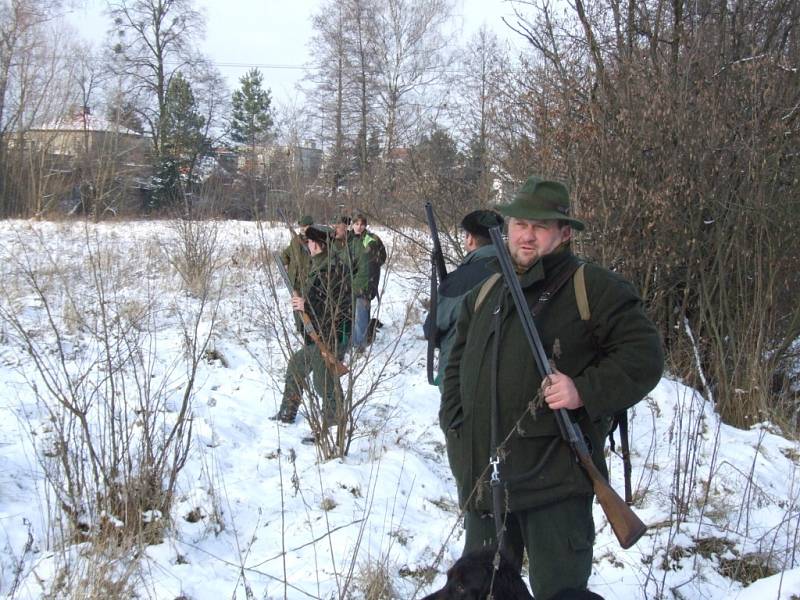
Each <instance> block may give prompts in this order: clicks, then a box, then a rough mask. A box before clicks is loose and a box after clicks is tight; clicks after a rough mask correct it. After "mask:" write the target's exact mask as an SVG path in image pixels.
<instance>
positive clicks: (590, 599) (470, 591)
mask: <svg viewBox="0 0 800 600" xmlns="http://www.w3.org/2000/svg"><path fill="white" fill-rule="evenodd" d="M494 558H495V549H494V548H492V547H486V548H482V549H480V550H477V551H474V552H469V553H467V554H465V555H464V556H462V557H461V558H459V559H458V560H457V561H456V562H455V564H454V565H453V566H452V567H450V569H449V570H448V571H447V583H445V585H444V587H443V588H442V589H440V590H439V591H438V592H434V593H433V594H431V595H430V596H426V597H425V598H423V599H422V600H487V598H489V597H490V596H489V594H491V598H493V599H494V600H533V596H531V595H530V592H528V588H527V587H526V586H525V583H524V582H523V581H522V577H521V576H520V574H519V571H517V569H515V568H514V566H513V565H512V564H511V562H510V561H509V560H508V559H507V558H506V557H505V556H504V555H503V554H502V553H501V554H500V566H499V567H498V569H497V570H496V571H495V569H494ZM492 576H494V580H492ZM550 600H603V597H602V596H599V595H597V594H595V593H594V592H590V591H588V590H561V591H560V592H558V593H557V594H556V595H555V596H553V597H552V598H551V599H550Z"/></svg>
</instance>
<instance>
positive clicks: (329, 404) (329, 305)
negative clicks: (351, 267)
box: [272, 225, 351, 426]
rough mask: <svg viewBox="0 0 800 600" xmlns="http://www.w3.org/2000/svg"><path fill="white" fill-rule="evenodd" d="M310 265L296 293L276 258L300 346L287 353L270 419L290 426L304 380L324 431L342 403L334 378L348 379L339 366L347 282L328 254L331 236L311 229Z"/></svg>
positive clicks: (347, 314)
mask: <svg viewBox="0 0 800 600" xmlns="http://www.w3.org/2000/svg"><path fill="white" fill-rule="evenodd" d="M305 235H306V238H307V242H306V243H307V244H308V249H309V254H310V256H311V264H310V267H309V272H308V275H307V276H306V280H305V282H304V284H303V287H302V289H295V288H294V286H293V284H292V282H291V280H290V279H289V275H288V273H287V272H286V269H285V268H284V266H283V263H282V262H281V261H280V257H279V256H277V255H275V263H276V265H277V267H278V270H279V272H280V273H281V277H282V278H283V279H284V282H285V283H286V285H287V287H288V288H289V290H290V292H291V293H292V300H291V304H292V309H293V310H294V311H295V312H296V313H297V314H298V315H299V316H300V318H301V323H302V328H301V332H302V334H303V346H302V347H301V348H300V349H299V350H296V351H295V352H293V353H292V355H291V357H290V358H289V363H288V365H287V368H286V377H285V380H284V389H283V398H282V401H281V406H280V409H279V410H278V412H277V414H275V415H274V416H273V417H272V419H273V420H279V421H281V422H283V423H294V421H295V418H296V417H297V411H298V408H299V407H300V404H301V402H302V398H303V390H304V389H308V381H307V379H308V376H309V375H311V376H312V382H313V388H314V391H315V392H316V394H317V396H318V397H319V398H321V400H322V418H323V425H325V426H327V425H330V424H332V423H333V422H334V419H335V417H336V413H337V408H338V407H339V406H340V404H341V400H342V386H341V383H340V381H339V377H340V376H341V375H343V374H345V373H347V371H348V369H347V367H346V366H345V365H344V364H343V363H342V362H341V359H342V357H343V356H344V352H345V347H346V343H347V332H348V331H349V326H350V310H351V309H350V286H349V277H346V276H345V272H344V268H343V266H342V265H341V263H340V262H339V261H337V260H336V259H335V258H333V257H331V256H330V255H329V254H328V245H329V244H330V241H331V239H332V237H333V231H332V230H331V229H330V228H329V227H326V226H324V225H311V226H309V227H307V228H306V232H305Z"/></svg>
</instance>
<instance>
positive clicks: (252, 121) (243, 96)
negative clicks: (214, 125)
mask: <svg viewBox="0 0 800 600" xmlns="http://www.w3.org/2000/svg"><path fill="white" fill-rule="evenodd" d="M239 83H241V87H240V88H239V89H237V90H236V91H234V92H233V98H232V104H233V114H232V119H231V139H232V140H233V141H234V142H237V143H239V144H246V145H247V146H249V147H250V148H251V149H255V147H256V146H257V145H259V144H263V143H264V141H265V140H266V138H267V135H268V134H269V130H270V129H271V128H272V111H271V104H272V99H271V98H270V92H269V90H265V89H264V88H263V87H262V83H263V76H262V75H261V71H259V70H258V69H250V71H248V72H247V73H246V74H245V75H243V76H242V77H241V78H240V79H239Z"/></svg>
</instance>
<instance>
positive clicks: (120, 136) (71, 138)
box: [24, 108, 150, 166]
mask: <svg viewBox="0 0 800 600" xmlns="http://www.w3.org/2000/svg"><path fill="white" fill-rule="evenodd" d="M24 139H25V143H26V145H27V146H28V148H29V149H30V150H33V151H36V152H43V153H45V154H50V155H57V156H62V157H87V156H88V157H90V158H97V159H100V160H104V159H113V161H114V162H115V163H117V164H120V163H121V164H125V165H130V166H134V165H136V166H139V165H145V164H149V154H150V139H149V138H148V137H147V136H144V135H142V134H141V133H137V132H135V131H132V130H130V129H127V128H125V127H123V126H122V125H120V124H118V123H112V122H110V121H109V120H108V119H104V118H103V117H99V116H96V115H92V114H91V112H90V111H89V109H88V108H84V109H81V110H78V111H74V112H73V113H72V114H71V116H69V117H67V118H65V119H60V120H56V121H53V122H50V123H46V124H44V125H42V126H40V127H33V128H31V129H29V130H28V131H26V132H25V134H24Z"/></svg>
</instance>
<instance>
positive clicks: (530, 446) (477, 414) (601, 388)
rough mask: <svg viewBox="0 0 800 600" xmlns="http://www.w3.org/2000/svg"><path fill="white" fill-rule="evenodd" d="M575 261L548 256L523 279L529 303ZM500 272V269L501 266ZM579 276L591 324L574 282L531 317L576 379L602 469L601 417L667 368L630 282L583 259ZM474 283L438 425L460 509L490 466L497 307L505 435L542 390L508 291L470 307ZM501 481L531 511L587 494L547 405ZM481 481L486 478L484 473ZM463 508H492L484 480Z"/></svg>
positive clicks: (520, 438)
mask: <svg viewBox="0 0 800 600" xmlns="http://www.w3.org/2000/svg"><path fill="white" fill-rule="evenodd" d="M576 260H577V259H576V258H575V257H574V256H573V255H572V253H571V252H569V251H568V250H564V251H562V252H558V253H555V254H551V255H549V256H546V257H544V259H542V260H540V261H538V262H537V263H536V264H534V265H533V266H532V267H531V268H530V269H529V270H528V271H526V272H525V273H524V274H522V275H521V276H520V282H521V284H522V288H523V291H524V293H525V296H526V298H527V300H528V303H529V305H533V303H534V302H535V301H536V300H537V299H538V297H539V295H540V294H541V293H542V292H543V291H544V289H545V288H546V287H547V284H546V282H545V278H546V277H547V278H553V277H556V276H557V275H558V273H559V272H560V271H561V270H562V269H564V268H565V267H566V265H567V264H568V263H571V262H574V261H576ZM497 270H499V266H497ZM584 275H585V281H586V289H587V295H588V298H589V307H590V309H591V320H590V321H588V322H585V321H581V318H580V314H579V312H578V307H577V303H576V300H575V292H574V287H573V285H572V283H571V282H567V284H565V285H564V286H563V287H562V288H561V290H560V291H559V293H558V294H556V295H555V296H554V297H553V298H552V299H551V300H550V302H548V304H547V306H546V307H545V308H544V309H542V310H541V312H540V313H539V315H538V317H537V318H536V325H537V329H538V330H539V335H540V337H541V340H542V343H543V346H544V348H545V352H546V353H547V355H548V357H550V358H551V359H552V360H553V361H554V362H555V366H556V368H557V369H558V370H559V371H561V372H563V373H565V374H567V375H569V376H570V377H572V378H573V380H574V382H575V385H576V387H577V389H578V392H579V394H580V396H581V398H582V400H583V402H584V404H585V407H582V408H580V409H578V410H575V411H571V412H572V417H573V420H577V421H578V423H579V424H580V426H581V428H582V430H583V433H584V434H585V435H586V436H588V439H589V443H590V445H591V447H592V450H593V457H594V460H595V463H596V464H597V466H598V468H599V469H600V470H601V472H602V473H607V470H606V465H605V460H604V458H603V436H602V433H601V430H602V429H603V425H602V424H601V421H602V420H604V419H608V418H610V417H611V416H612V415H613V414H614V413H616V412H618V411H621V410H624V409H627V408H629V407H630V406H632V405H634V404H635V403H636V402H638V401H639V400H640V399H642V398H643V397H644V396H645V395H646V394H647V393H648V392H649V391H650V390H651V389H652V388H653V387H654V386H655V385H656V384H657V383H658V380H659V378H660V377H661V373H662V369H663V361H664V359H663V352H662V347H661V339H660V337H659V335H658V332H657V330H656V328H655V326H654V325H653V323H652V322H651V321H650V320H649V319H648V318H647V316H646V315H645V312H644V307H643V305H642V301H641V299H640V298H639V296H638V295H637V293H636V291H635V290H634V288H633V286H632V285H630V284H629V283H628V282H626V281H625V280H624V279H622V277H620V276H619V275H616V274H614V273H612V272H610V271H608V270H606V269H603V268H601V267H599V266H596V265H591V264H587V265H586V268H585V273H584ZM479 291H480V286H478V287H476V288H474V289H473V290H472V292H470V294H469V295H467V297H466V299H465V302H464V305H463V307H462V309H461V313H460V315H459V319H458V323H457V325H456V338H455V341H454V343H453V347H452V350H451V352H450V358H449V361H448V364H447V368H446V370H445V381H444V391H443V395H442V407H441V410H440V415H439V418H440V423H441V425H442V428H443V429H444V430H445V434H446V435H447V436H448V447H449V449H450V457H449V458H450V462H451V466H452V468H453V474H454V476H455V478H456V481H457V483H458V490H459V498H460V500H461V503H462V506H463V505H464V504H465V502H466V501H467V498H468V497H469V496H470V494H471V491H472V489H473V487H474V486H475V484H476V482H477V480H478V478H479V477H480V476H481V474H482V473H483V472H484V469H485V468H486V466H487V465H488V463H489V452H490V435H491V370H492V353H493V350H494V339H495V332H494V331H495V320H494V317H493V312H494V310H495V307H497V306H498V304H499V305H500V341H501V343H500V349H499V361H498V365H499V366H498V396H499V404H500V419H499V421H500V431H501V439H502V438H504V437H505V436H506V434H507V433H508V432H510V431H512V430H513V429H514V424H515V423H516V422H517V420H518V419H519V418H520V415H522V414H523V413H525V411H526V409H527V407H528V404H529V403H530V402H531V401H533V400H534V399H535V398H536V397H537V394H538V391H539V387H540V384H541V377H540V375H539V373H538V371H537V369H536V364H535V362H534V359H533V354H532V353H531V351H530V349H529V346H528V343H527V341H526V339H525V336H524V333H523V331H522V327H521V324H520V319H519V316H518V315H517V313H516V310H515V309H514V304H513V300H512V299H511V296H510V294H509V293H508V290H507V289H506V287H505V285H504V284H503V283H502V280H501V281H500V282H498V283H497V284H496V285H495V286H494V287H493V288H492V290H491V292H490V293H489V294H488V296H486V298H485V300H484V301H483V303H482V304H481V306H480V307H479V309H478V311H477V313H476V312H475V300H476V298H477V295H478V293H479ZM501 477H502V478H503V479H504V480H505V481H507V482H508V485H509V502H510V508H511V510H522V509H528V508H534V507H536V506H541V505H544V504H548V503H550V502H554V501H558V500H560V499H563V498H566V497H570V496H579V495H588V494H591V493H592V486H591V483H590V482H589V480H588V478H587V477H586V475H585V474H584V473H583V472H582V470H581V468H580V467H579V466H578V464H577V463H576V461H575V459H574V458H573V456H572V454H571V450H570V448H569V446H568V445H567V444H566V443H565V442H563V441H562V440H561V438H560V434H559V430H558V426H557V424H556V421H555V418H554V416H553V411H552V410H551V409H549V408H547V407H546V406H543V407H539V408H537V409H536V410H535V415H533V416H532V415H531V414H527V415H526V416H525V417H524V418H523V420H522V425H521V427H520V428H519V429H518V431H517V432H515V433H514V434H513V436H512V437H511V441H510V442H509V444H508V446H507V456H506V458H505V460H504V461H503V463H502V465H501ZM482 481H484V482H485V481H487V479H486V478H484V479H483V480H482ZM481 485H482V487H483V489H482V490H481V491H480V493H476V494H475V495H473V497H472V500H471V501H470V502H469V504H468V508H469V509H471V510H475V509H479V510H489V509H490V506H491V492H490V491H489V488H488V486H487V485H485V483H482V484H481Z"/></svg>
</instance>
